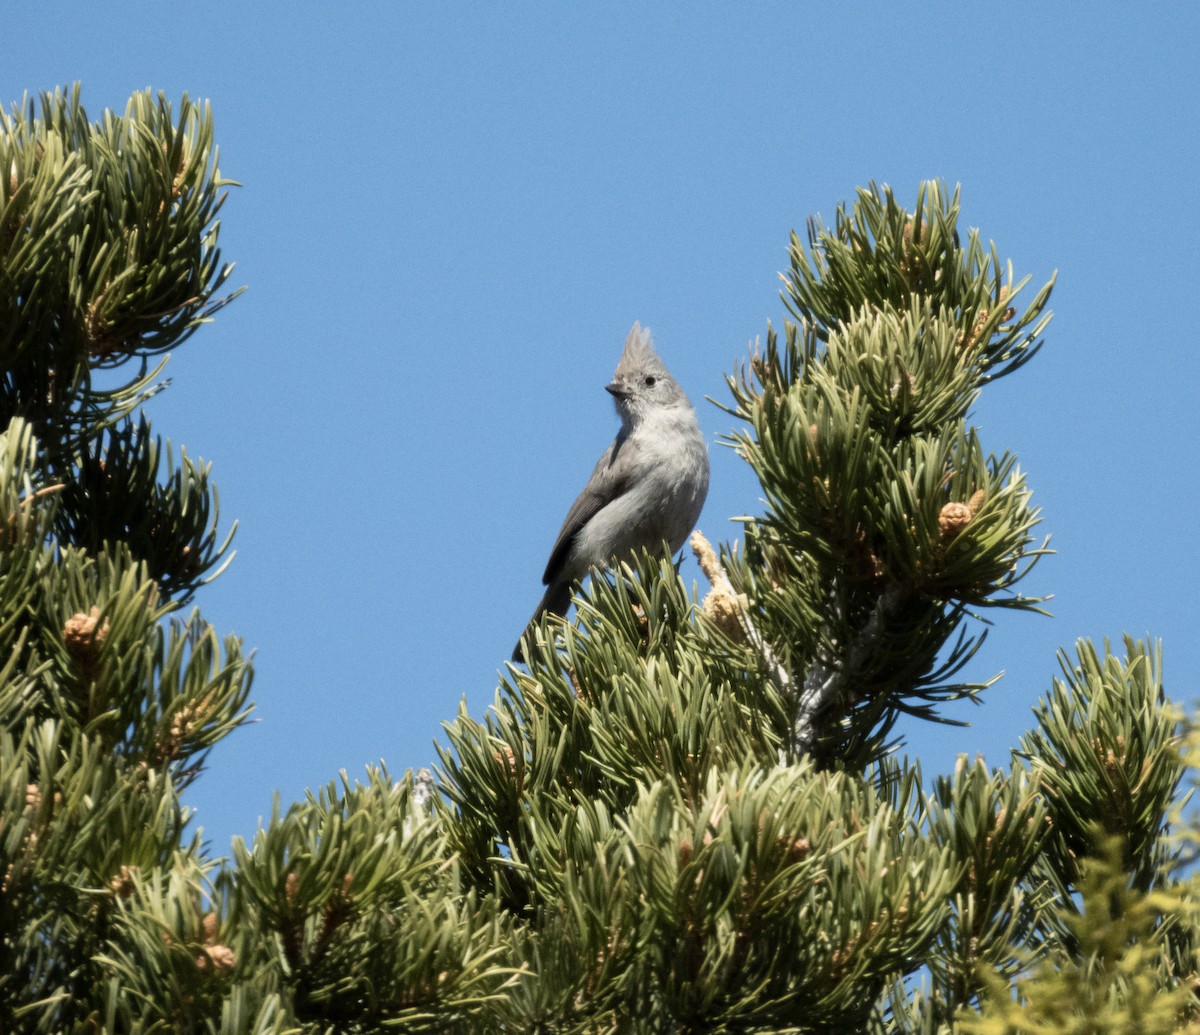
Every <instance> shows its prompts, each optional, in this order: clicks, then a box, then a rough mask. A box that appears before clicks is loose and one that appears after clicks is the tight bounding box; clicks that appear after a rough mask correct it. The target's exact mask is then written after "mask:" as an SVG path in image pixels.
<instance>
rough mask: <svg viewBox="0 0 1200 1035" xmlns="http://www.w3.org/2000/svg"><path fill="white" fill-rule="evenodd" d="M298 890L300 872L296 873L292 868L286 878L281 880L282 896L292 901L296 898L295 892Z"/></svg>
mask: <svg viewBox="0 0 1200 1035" xmlns="http://www.w3.org/2000/svg"><path fill="white" fill-rule="evenodd" d="M299 890H300V874H298V873H297V872H296V871H295V870H292V871H291V872H290V873H289V874H288V875H287V879H286V880H284V882H283V897H284V898H286V899H287V900H288V902H294V901H295V900H296V892H297V891H299Z"/></svg>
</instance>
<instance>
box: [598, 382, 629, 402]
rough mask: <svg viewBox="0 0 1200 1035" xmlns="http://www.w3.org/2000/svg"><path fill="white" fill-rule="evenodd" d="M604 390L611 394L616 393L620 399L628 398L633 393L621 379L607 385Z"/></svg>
mask: <svg viewBox="0 0 1200 1035" xmlns="http://www.w3.org/2000/svg"><path fill="white" fill-rule="evenodd" d="M604 390H605V391H606V392H608V393H609V395H615V396H616V397H617V398H618V399H628V398H629V396H630V394H631V393H630V391H629V389H628V388H626V387H625V386H624V385H623V384H621V382H620V381H614V382H613V383H612V384H610V385H605V386H604Z"/></svg>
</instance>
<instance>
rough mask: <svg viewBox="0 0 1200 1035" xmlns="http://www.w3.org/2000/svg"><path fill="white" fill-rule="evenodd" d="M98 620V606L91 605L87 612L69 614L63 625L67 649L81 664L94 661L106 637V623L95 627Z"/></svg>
mask: <svg viewBox="0 0 1200 1035" xmlns="http://www.w3.org/2000/svg"><path fill="white" fill-rule="evenodd" d="M99 621H100V608H98V607H92V608H90V609H89V610H88V613H87V614H83V613H82V612H77V613H76V614H73V615H71V617H70V618H68V619H67V624H66V625H64V626H63V641H64V642H65V643H66V645H67V651H68V652H69V653H70V655H71V657H73V658H74V659H75V660H76V661H77V662H79V663H80V664H81V665H88V664H92V663H94V662H95V660H96V658H97V657H98V656H99V654H100V648H101V647H103V646H104V641H105V639H106V638H107V637H108V623H107V622H105V623H104V624H103V625H101V626H100V627H99V628H97V623H98V622H99Z"/></svg>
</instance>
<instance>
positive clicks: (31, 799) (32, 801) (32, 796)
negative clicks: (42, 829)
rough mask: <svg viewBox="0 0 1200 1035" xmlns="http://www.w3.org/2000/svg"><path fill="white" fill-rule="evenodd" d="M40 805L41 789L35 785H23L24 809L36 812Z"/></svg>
mask: <svg viewBox="0 0 1200 1035" xmlns="http://www.w3.org/2000/svg"><path fill="white" fill-rule="evenodd" d="M41 804H42V789H41V788H40V787H39V786H38V785H37V784H36V783H27V784H26V785H25V807H26V808H27V809H33V810H34V811H37V809H39V808H40V807H41Z"/></svg>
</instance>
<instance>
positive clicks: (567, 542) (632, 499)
mask: <svg viewBox="0 0 1200 1035" xmlns="http://www.w3.org/2000/svg"><path fill="white" fill-rule="evenodd" d="M606 390H607V391H608V392H609V393H610V394H611V395H612V397H613V401H614V402H615V404H616V407H617V415H618V416H619V417H620V418H621V430H620V431H618V432H617V437H616V438H615V439H614V440H613V443H612V445H611V446H609V447H608V449H607V450H605V452H604V455H603V456H602V457H600V460H599V462H598V463H597V464H596V467H595V470H593V471H592V476H591V477H590V478H589V479H588V483H587V485H585V486H584V489H583V492H581V493H580V494H579V497H578V499H576V500H575V502H574V503H573V504H572V505H571V509H570V510H569V511H568V512H567V517H566V520H565V521H563V525H562V529H561V530H560V531H559V533H558V538H557V539H556V540H555V541H554V546H553V548H552V549H551V551H550V560H549V562H548V563H547V564H546V572H545V574H544V575H543V576H542V582H543V583H544V584H545V585H546V587H547V588H546V593H545V595H544V596H543V597H542V601H541V603H540V604H538V606H537V610H536V611H534V613H533V617H532V618H531V619H530V620H529V625H528V626H526V629H525V633H524V634H522V640H523V639H524V636H525V634H528V633H529V631H530V629H531V628H532V627H533V625H534V624H535V623H536V622H537V620H538V619H539V618H541V617H542V615H543V614H545V613H546V612H547V611H550V612H551V613H553V614H556V615H565V614H566V613H567V608H568V607H570V605H571V587H572V585H573V584H574V583H577V582H579V581H580V580H581V579H582V578H583V577H584V576H585V575H587V573H588V571H589V570H590V569H592V568H601V569H604V568H608V567H609V565H610V564H612V563H613V561H614V559H615V560H622V559H624V558H625V557H627V556H629V555H631V554H633V553H634V552H635V551H636V550H639V549H647V550H662V549H663V544H664V543H665V544H666V545H667V547H669V548H670V551H671V553H674V552H675V551H676V550H678V549H679V548H680V547H681V546H683V543H684V541H685V540H686V539H687V537H688V533H690V532H691V530H692V528H693V527H694V526H695V524H696V519H697V518H698V517H699V516H700V508H701V507H703V506H704V497H705V496H706V495H707V494H708V450H707V448H706V447H705V444H704V435H703V434H702V433H701V431H700V425H699V424H697V423H696V414H695V412H694V411H693V410H692V404H691V403H690V402H688V398H687V396H686V395H684V394H683V389H682V388H680V387H679V385H678V384H676V383H675V379H674V378H673V377H671V374H670V373H669V372H668V370H667V368H666V367H665V366H663V362H662V360H661V359H659V358H658V353H656V352H655V351H654V346H653V344H651V341H650V331H649V330H648V329H647V330H643V329H642V327H641V325H639V324H636V323H635V324H634V325H633V330H631V331H630V332H629V337H628V338H626V339H625V351H624V352H622V353H621V360H620V362H619V363H618V364H617V371H616V374H615V375H614V376H613V380H612V384H610V385H608V386H607V387H606ZM513 660H514V661H523V660H524V657H523V650H522V645H521V642H520V641H518V643H517V646H516V648H515V649H514V650H513Z"/></svg>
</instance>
